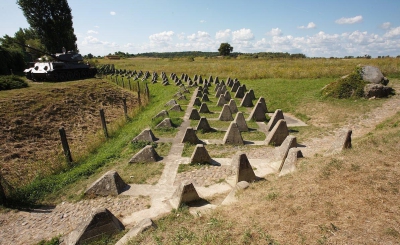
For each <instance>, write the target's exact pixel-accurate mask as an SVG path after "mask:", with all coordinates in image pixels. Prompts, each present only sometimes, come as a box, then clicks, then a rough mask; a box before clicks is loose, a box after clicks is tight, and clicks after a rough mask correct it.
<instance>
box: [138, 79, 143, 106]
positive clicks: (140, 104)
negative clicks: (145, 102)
mask: <svg viewBox="0 0 400 245" xmlns="http://www.w3.org/2000/svg"><path fill="white" fill-rule="evenodd" d="M137 94H138V101H139V107H141V106H142V103H141V101H140V86H139V81H137Z"/></svg>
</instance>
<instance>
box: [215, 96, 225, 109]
mask: <svg viewBox="0 0 400 245" xmlns="http://www.w3.org/2000/svg"><path fill="white" fill-rule="evenodd" d="M225 104H226V100H225V97H224V95H223V94H221V95H220V96H219V99H218V102H217V106H224V105H225Z"/></svg>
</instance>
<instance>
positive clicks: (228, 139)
mask: <svg viewBox="0 0 400 245" xmlns="http://www.w3.org/2000/svg"><path fill="white" fill-rule="evenodd" d="M222 142H223V144H227V145H243V144H244V142H243V138H242V134H241V133H240V130H239V127H238V125H237V124H236V123H235V122H231V124H230V125H229V128H228V130H227V131H226V133H225V136H224V139H223V140H222Z"/></svg>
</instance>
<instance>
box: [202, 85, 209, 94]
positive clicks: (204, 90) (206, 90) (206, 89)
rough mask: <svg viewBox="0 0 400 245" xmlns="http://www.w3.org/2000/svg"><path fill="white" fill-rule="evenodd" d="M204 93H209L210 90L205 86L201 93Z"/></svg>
mask: <svg viewBox="0 0 400 245" xmlns="http://www.w3.org/2000/svg"><path fill="white" fill-rule="evenodd" d="M204 94H210V92H209V91H208V88H207V87H205V88H203V95H204Z"/></svg>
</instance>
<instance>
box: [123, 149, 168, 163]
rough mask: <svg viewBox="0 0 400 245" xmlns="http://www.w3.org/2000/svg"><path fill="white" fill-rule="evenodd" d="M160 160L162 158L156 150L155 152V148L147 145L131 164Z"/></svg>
mask: <svg viewBox="0 0 400 245" xmlns="http://www.w3.org/2000/svg"><path fill="white" fill-rule="evenodd" d="M160 159H161V157H160V156H159V155H158V154H157V152H156V150H154V148H153V146H151V145H146V146H145V147H144V148H143V149H141V150H140V151H139V152H138V153H136V154H135V155H134V156H133V157H132V158H131V160H129V163H148V162H157V161H158V160H160Z"/></svg>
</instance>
